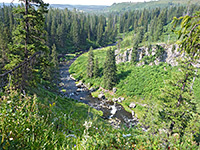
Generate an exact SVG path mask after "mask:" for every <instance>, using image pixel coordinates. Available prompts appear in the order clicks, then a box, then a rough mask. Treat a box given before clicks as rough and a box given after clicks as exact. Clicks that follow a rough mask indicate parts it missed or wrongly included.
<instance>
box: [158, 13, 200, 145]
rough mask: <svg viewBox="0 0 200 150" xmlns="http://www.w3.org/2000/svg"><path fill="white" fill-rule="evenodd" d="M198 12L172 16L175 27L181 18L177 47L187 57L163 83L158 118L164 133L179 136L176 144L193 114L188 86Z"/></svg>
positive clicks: (196, 41) (194, 56) (196, 55)
mask: <svg viewBox="0 0 200 150" xmlns="http://www.w3.org/2000/svg"><path fill="white" fill-rule="evenodd" d="M199 14H200V12H197V13H196V14H194V15H193V16H188V15H186V16H184V17H180V18H179V19H177V18H175V19H174V23H175V26H176V23H178V22H179V21H180V20H182V22H181V29H180V30H178V33H179V38H180V40H181V41H180V42H179V46H180V47H181V50H182V51H183V52H184V53H185V54H186V58H187V59H186V60H181V62H179V66H178V67H179V68H178V71H176V72H174V73H173V76H172V79H171V80H169V82H168V84H166V87H165V89H163V95H162V97H161V99H162V100H163V101H164V102H163V109H162V111H160V117H161V119H163V120H164V121H165V122H166V124H167V128H168V133H170V134H173V133H178V134H179V135H180V143H181V142H182V137H183V136H184V134H185V132H186V128H187V127H188V125H189V123H190V122H191V121H192V120H194V116H195V115H196V114H197V112H196V104H195V103H194V102H195V101H194V93H193V91H192V85H193V78H194V76H195V71H194V70H195V67H194V66H193V64H195V63H196V60H198V59H199V57H200V55H199V49H200V46H199V42H200V38H199V35H200V32H199V26H200V25H199V18H200V17H199ZM197 115H198V114H197ZM189 132H191V129H189ZM192 132H193V131H192Z"/></svg>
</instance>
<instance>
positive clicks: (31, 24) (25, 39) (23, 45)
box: [6, 0, 48, 89]
mask: <svg viewBox="0 0 200 150" xmlns="http://www.w3.org/2000/svg"><path fill="white" fill-rule="evenodd" d="M21 2H23V3H24V5H22V6H18V7H17V8H16V9H15V10H14V13H15V14H17V15H22V16H23V17H21V18H19V19H18V21H19V25H18V26H17V27H16V29H15V30H14V31H13V44H11V45H10V48H9V49H10V53H11V54H10V55H9V61H10V63H9V64H7V65H6V69H12V68H13V67H15V66H16V65H18V64H19V63H21V62H24V61H26V60H27V59H28V58H29V57H31V56H32V55H34V54H36V53H39V52H43V53H45V52H48V48H47V46H46V45H45V38H44V37H45V30H44V19H45V18H44V13H46V12H47V6H48V5H47V4H45V3H44V2H43V1H38V0H32V1H28V0H25V1H23V0H21ZM31 76H32V66H29V65H28V64H25V65H24V66H23V68H21V83H19V86H20V87H21V88H22V89H23V88H24V87H25V86H26V85H27V84H28V83H27V80H28V78H29V77H31ZM19 78H20V77H19Z"/></svg>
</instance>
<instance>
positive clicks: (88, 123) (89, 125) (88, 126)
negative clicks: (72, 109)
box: [83, 121, 92, 129]
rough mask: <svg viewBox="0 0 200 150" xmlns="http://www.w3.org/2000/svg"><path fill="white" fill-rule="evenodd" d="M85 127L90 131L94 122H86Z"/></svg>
mask: <svg viewBox="0 0 200 150" xmlns="http://www.w3.org/2000/svg"><path fill="white" fill-rule="evenodd" d="M83 126H85V128H86V129H89V128H90V127H91V126H92V122H90V121H89V122H87V121H85V123H84V124H83Z"/></svg>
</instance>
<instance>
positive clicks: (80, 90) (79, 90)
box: [76, 88, 85, 92]
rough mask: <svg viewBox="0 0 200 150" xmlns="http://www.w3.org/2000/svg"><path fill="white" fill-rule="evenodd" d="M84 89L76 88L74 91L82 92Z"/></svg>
mask: <svg viewBox="0 0 200 150" xmlns="http://www.w3.org/2000/svg"><path fill="white" fill-rule="evenodd" d="M84 90H85V89H83V88H78V89H77V90H76V91H77V92H82V91H84Z"/></svg>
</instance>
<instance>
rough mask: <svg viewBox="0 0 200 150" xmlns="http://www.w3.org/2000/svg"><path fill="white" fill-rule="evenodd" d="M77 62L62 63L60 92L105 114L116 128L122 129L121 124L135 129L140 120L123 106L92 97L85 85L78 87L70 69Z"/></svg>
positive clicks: (60, 68)
mask: <svg viewBox="0 0 200 150" xmlns="http://www.w3.org/2000/svg"><path fill="white" fill-rule="evenodd" d="M75 60H76V58H73V59H71V60H68V61H66V62H60V65H59V71H60V77H61V78H60V81H61V82H60V84H59V87H60V92H61V94H62V95H63V96H66V97H68V98H72V99H75V100H77V101H79V102H82V103H85V104H87V105H89V106H90V107H93V108H95V109H97V110H101V111H102V112H103V116H102V117H103V118H104V119H106V120H108V122H109V123H110V124H111V125H113V126H114V127H120V125H121V124H126V125H127V126H128V127H133V126H134V125H136V124H137V123H138V119H137V118H136V117H135V116H133V114H131V113H129V112H127V111H126V110H125V109H124V108H123V106H122V105H120V104H118V103H115V102H113V101H109V100H107V99H98V98H94V97H92V96H91V92H90V90H88V89H87V88H86V86H84V85H83V84H82V85H80V86H77V85H76V80H75V79H74V78H73V77H72V76H71V75H70V73H69V67H70V65H71V64H72V63H73V62H74V61H75Z"/></svg>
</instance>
